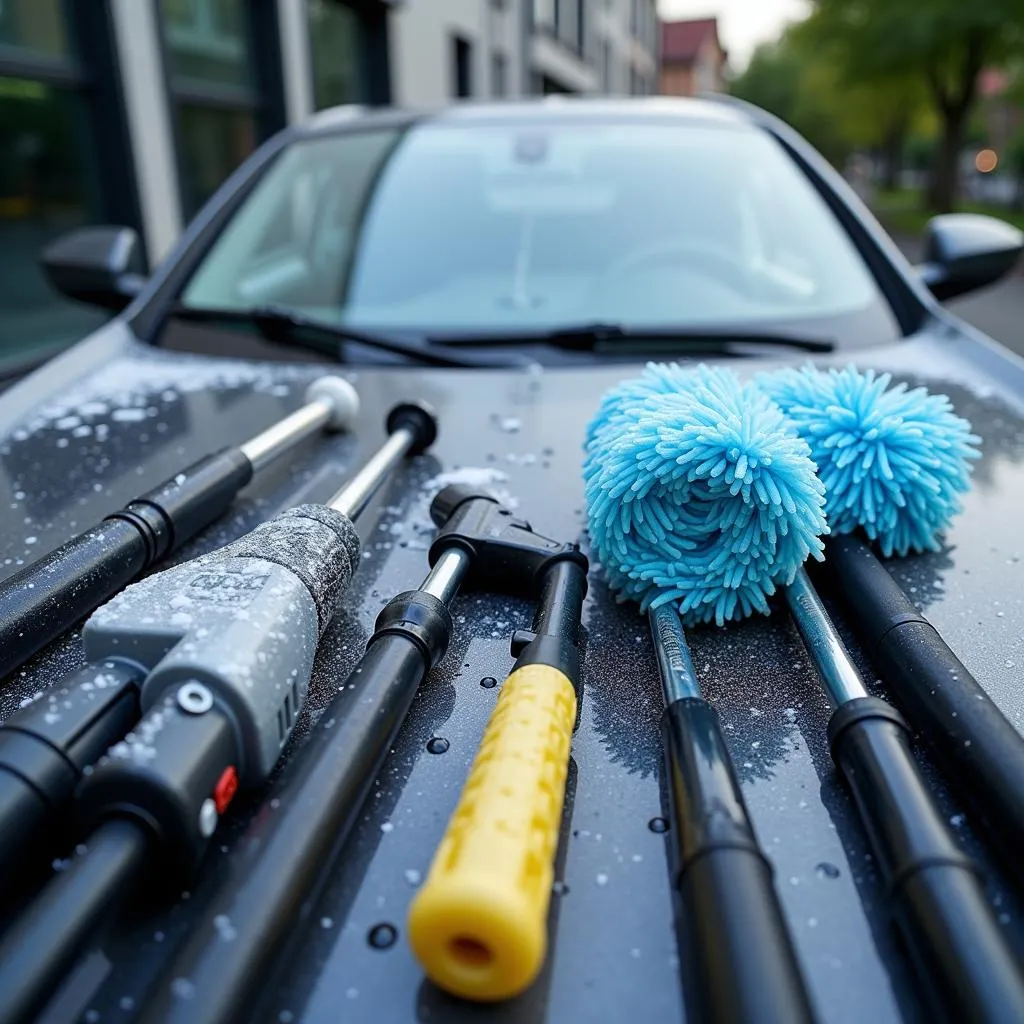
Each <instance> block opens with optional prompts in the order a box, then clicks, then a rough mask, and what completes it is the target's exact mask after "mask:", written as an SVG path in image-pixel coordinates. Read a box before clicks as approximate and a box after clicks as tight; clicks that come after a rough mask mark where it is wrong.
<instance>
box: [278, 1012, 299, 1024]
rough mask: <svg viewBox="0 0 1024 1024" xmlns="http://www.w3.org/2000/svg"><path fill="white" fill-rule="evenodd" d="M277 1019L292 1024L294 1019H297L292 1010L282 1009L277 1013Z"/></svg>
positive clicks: (282, 1022) (284, 1023) (282, 1023)
mask: <svg viewBox="0 0 1024 1024" xmlns="http://www.w3.org/2000/svg"><path fill="white" fill-rule="evenodd" d="M277 1019H278V1020H279V1021H280V1022H281V1024H292V1021H293V1020H295V1014H294V1013H292V1011H291V1010H282V1011H281V1012H280V1013H279V1014H278V1015H277Z"/></svg>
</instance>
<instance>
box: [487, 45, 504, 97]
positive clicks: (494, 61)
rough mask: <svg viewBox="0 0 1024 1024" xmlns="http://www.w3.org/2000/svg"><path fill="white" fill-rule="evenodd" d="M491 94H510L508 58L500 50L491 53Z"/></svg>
mask: <svg viewBox="0 0 1024 1024" xmlns="http://www.w3.org/2000/svg"><path fill="white" fill-rule="evenodd" d="M491 95H492V96H507V95H508V58H507V57H506V56H505V54H504V53H502V52H501V51H499V50H495V51H494V53H493V54H492V55H491Z"/></svg>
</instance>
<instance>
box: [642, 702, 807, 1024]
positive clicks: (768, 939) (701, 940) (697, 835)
mask: <svg viewBox="0 0 1024 1024" xmlns="http://www.w3.org/2000/svg"><path fill="white" fill-rule="evenodd" d="M661 724H662V737H663V740H664V747H665V760H666V767H667V770H668V775H669V794H670V800H671V808H672V828H671V829H670V830H669V833H668V838H669V839H670V840H671V856H672V861H673V877H674V880H675V888H676V889H677V890H678V892H679V896H680V905H681V911H682V914H681V918H680V921H679V925H680V932H681V934H680V963H681V966H682V974H683V994H684V997H685V999H686V1002H687V1018H688V1019H693V1020H697V1021H712V1022H723V1024H724V1022H732V1021H744V1022H746V1024H800V1022H809V1021H813V1020H814V1014H813V1011H812V1009H811V1004H810V999H809V997H808V995H807V991H806V989H805V987H804V983H803V978H802V976H801V974H800V968H799V966H798V962H797V956H796V951H795V950H794V948H793V944H792V941H791V939H790V936H789V932H788V931H787V929H786V924H785V920H784V918H783V915H782V908H781V906H780V905H779V900H778V896H777V895H776V893H775V887H774V885H773V884H772V868H771V865H770V864H769V862H768V860H767V858H766V857H765V855H764V853H763V852H762V851H761V849H760V847H759V846H758V843H757V839H756V837H755V835H754V830H753V827H752V826H751V823H750V818H749V816H748V814H747V809H746V806H745V805H744V803H743V797H742V794H741V793H740V787H739V782H738V780H737V778H736V774H735V772H734V770H733V767H732V762H731V760H730V759H729V753H728V749H727V747H726V745H725V739H724V737H723V735H722V730H721V726H720V724H719V721H718V715H717V714H716V712H715V709H714V708H713V707H711V705H710V704H708V703H707V701H704V700H701V699H700V698H696V697H694V698H685V699H683V700H677V701H675V702H674V703H672V704H670V705H669V706H668V707H667V708H666V709H665V714H664V716H663V718H662V723H661Z"/></svg>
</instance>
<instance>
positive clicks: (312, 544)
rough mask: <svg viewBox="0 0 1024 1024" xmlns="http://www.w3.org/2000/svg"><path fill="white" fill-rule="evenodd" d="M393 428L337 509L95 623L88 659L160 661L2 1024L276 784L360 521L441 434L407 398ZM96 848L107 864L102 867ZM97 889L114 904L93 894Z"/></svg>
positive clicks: (211, 559)
mask: <svg viewBox="0 0 1024 1024" xmlns="http://www.w3.org/2000/svg"><path fill="white" fill-rule="evenodd" d="M388 429H389V431H390V437H389V438H388V440H387V442H386V443H385V444H384V445H383V446H382V447H381V448H380V450H379V451H378V452H377V453H376V455H374V456H373V457H372V458H371V459H370V460H369V461H368V462H367V464H366V465H365V466H364V468H363V469H362V470H361V471H360V472H359V473H357V474H356V476H354V477H353V478H352V479H351V480H350V481H349V483H348V484H347V485H346V486H345V487H344V488H343V489H342V490H341V491H339V492H338V494H337V495H335V497H334V498H333V499H332V500H331V501H330V502H329V503H328V504H327V505H303V506H299V507H298V508H295V509H291V510H290V511H288V512H285V513H283V514H282V515H280V516H277V517H275V518H274V519H272V520H270V521H269V522H266V523H264V524H262V525H261V526H259V527H258V528H257V529H256V530H254V531H253V532H252V533H250V534H248V535H246V536H245V537H242V538H241V539H239V540H237V541H235V542H234V543H233V544H229V545H228V546H227V547H225V548H222V549H220V550H219V551H216V552H213V553H212V554H210V555H206V556H203V557H201V558H198V559H194V560H193V561H191V562H186V563H184V564H183V565H179V566H175V567H174V568H172V569H168V570H165V571H164V572H162V573H157V574H156V575H153V576H150V577H147V578H146V579H145V580H143V581H142V582H140V583H137V584H135V585H134V586H132V587H130V588H128V589H127V590H126V591H124V592H123V593H122V594H120V595H118V596H117V597H116V598H114V599H113V600H112V601H111V602H109V603H108V604H107V605H105V606H104V607H103V608H102V609H100V611H98V612H97V613H96V614H94V615H93V616H92V617H91V618H90V619H89V621H88V622H87V623H86V626H85V629H84V631H83V638H84V641H85V648H86V654H87V656H90V657H92V658H96V659H101V658H109V657H113V656H115V655H116V656H120V657H124V658H129V659H133V660H137V661H139V662H140V663H142V664H152V665H153V668H152V670H151V671H150V672H149V674H148V676H147V677H146V681H145V683H144V684H143V688H142V695H141V703H142V708H143V711H144V715H143V718H142V719H141V721H140V722H139V723H138V725H136V726H135V728H134V729H133V730H132V732H130V733H129V734H128V735H127V736H126V737H125V738H124V740H122V741H121V742H120V743H117V744H115V745H114V746H113V747H112V748H111V749H110V750H109V751H108V753H107V755H106V756H105V757H104V758H102V759H101V760H100V761H99V762H98V763H97V764H96V765H94V766H93V768H92V769H91V771H90V772H89V774H88V775H86V776H85V778H84V779H83V781H82V784H81V786H80V787H79V790H78V794H77V809H78V812H79V818H80V820H81V823H82V826H83V831H84V833H85V834H86V835H88V836H89V838H88V839H87V848H86V852H85V853H84V854H82V855H81V856H76V857H75V858H74V860H73V861H72V863H71V866H70V867H69V868H68V869H67V870H66V871H64V872H62V873H60V874H58V875H57V876H55V878H54V879H53V880H52V881H51V882H50V884H49V885H48V886H47V887H46V889H44V890H43V893H42V894H41V896H40V898H39V900H38V901H37V902H36V903H34V904H31V905H30V906H29V907H28V908H27V909H26V911H25V912H24V913H23V914H22V915H21V917H20V918H19V919H18V920H17V921H16V922H15V924H14V926H13V927H12V928H10V929H9V930H8V932H7V934H6V935H5V936H4V939H3V942H2V943H0V990H3V991H4V992H5V999H4V1000H3V1001H2V1005H0V1021H16V1020H19V1019H21V1018H24V1017H27V1016H31V1015H32V1014H33V1013H35V1012H37V1011H38V1010H39V1008H40V1007H41V1006H42V1005H43V1004H44V1003H45V1000H46V998H47V996H48V994H49V993H50V992H51V991H52V988H53V986H54V985H55V984H56V982H57V981H58V980H59V979H60V977H61V976H62V975H63V973H64V971H65V970H66V969H67V968H68V967H69V966H70V965H71V963H72V962H73V961H74V958H75V956H76V954H77V953H78V952H79V950H80V949H81V948H82V946H83V945H84V943H85V942H87V941H88V938H89V936H90V933H91V932H92V930H93V929H94V928H95V927H96V926H97V925H98V924H99V923H100V922H101V921H102V920H103V919H104V918H105V917H106V916H108V915H110V914H112V913H114V912H115V911H116V910H117V900H118V899H120V898H124V897H125V896H127V895H128V894H129V893H130V892H131V891H132V889H133V888H134V885H135V883H136V882H137V881H138V878H139V876H140V874H141V872H142V870H143V869H144V868H148V869H150V871H151V872H152V876H151V877H153V878H154V879H159V880H160V881H161V882H162V883H163V884H164V885H167V886H168V887H173V886H175V885H178V886H183V885H185V884H187V883H188V879H189V877H190V876H192V875H194V873H195V872H196V870H197V869H198V868H199V865H200V862H201V859H202V856H203V854H204V853H205V850H206V846H207V844H208V842H209V839H210V836H211V835H212V834H213V832H214V830H215V829H216V827H217V823H218V820H219V818H220V815H221V814H222V813H223V812H224V811H225V810H226V809H227V807H228V805H229V804H230V802H231V800H232V798H233V797H234V794H235V792H236V790H237V789H238V788H239V787H243V788H248V787H254V786H257V785H259V784H261V783H262V782H263V781H264V780H265V779H266V778H267V775H268V774H269V773H270V771H271V769H272V768H273V767H274V764H275V763H276V761H277V759H278V756H279V754H280V751H281V749H282V747H283V746H284V744H285V743H286V742H287V740H288V737H289V735H290V734H291V731H292V728H293V726H294V722H295V718H296V716H297V715H298V712H299V709H300V708H301V706H302V704H303V702H304V700H305V696H306V691H307V689H308V685H309V677H310V674H311V671H312V667H313V659H314V657H315V654H316V645H317V640H318V639H319V637H320V635H321V634H322V633H323V630H324V629H325V628H326V626H327V623H328V622H329V621H330V619H331V617H332V615H333V613H334V611H335V609H336V607H337V605H338V603H339V601H340V598H341V595H342V593H343V591H344V589H345V587H346V585H347V584H348V582H349V580H350V579H351V576H352V574H353V572H354V571H355V569H356V567H357V566H358V564H359V561H360V557H359V538H358V535H357V533H356V530H355V527H354V525H353V523H352V519H353V518H354V517H356V516H358V515H359V513H360V512H361V511H362V510H363V509H364V508H365V507H366V505H367V503H368V502H369V500H370V498H371V497H372V496H373V494H374V492H375V491H376V490H377V489H378V488H379V487H380V485H381V484H382V483H383V482H384V480H386V479H387V477H388V476H389V474H390V472H391V470H392V469H393V468H394V467H395V466H396V465H397V464H398V462H399V461H400V460H401V459H402V457H403V456H404V455H406V454H408V453H410V452H414V451H422V450H423V449H424V448H425V447H427V446H428V445H429V444H430V443H432V441H433V439H434V436H435V432H436V424H435V421H434V418H433V416H432V414H431V413H430V412H429V411H428V410H426V409H425V408H422V407H420V406H417V405H411V404H404V405H400V406H397V407H396V408H395V409H393V410H392V412H391V414H390V416H389V417H388ZM111 652H113V653H111ZM97 848H98V849H100V850H102V851H104V855H105V856H108V857H109V858H110V861H111V864H112V865H113V866H111V867H110V868H109V869H104V868H103V867H102V865H97V864H96V857H97V854H96V853H95V852H94V850H95V849H97ZM111 848H114V850H115V851H116V850H117V849H121V850H122V853H120V854H117V855H112V853H111ZM96 890H103V891H106V892H107V897H106V898H105V899H104V900H102V901H99V902H97V900H96V898H95V891H96ZM115 896H116V898H115ZM57 922H63V924H62V925H60V926H58V925H57Z"/></svg>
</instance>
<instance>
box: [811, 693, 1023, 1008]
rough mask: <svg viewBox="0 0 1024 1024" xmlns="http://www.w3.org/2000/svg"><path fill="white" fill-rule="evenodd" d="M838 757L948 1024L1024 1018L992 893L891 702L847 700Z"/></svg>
mask: <svg viewBox="0 0 1024 1024" xmlns="http://www.w3.org/2000/svg"><path fill="white" fill-rule="evenodd" d="M828 735H829V744H830V746H831V749H832V758H833V760H834V761H835V763H836V766H837V767H838V768H839V770H840V772H841V773H842V776H843V778H844V779H845V781H846V784H847V786H848V787H849V789H850V792H851V793H852V795H853V799H854V802H855V803H856V805H857V809H858V811H859V813H860V817H861V820H862V821H863V822H864V825H865V828H866V830H867V834H868V839H869V841H870V843H871V848H872V850H873V851H874V856H875V860H876V863H877V864H878V869H879V872H880V874H881V876H882V878H883V879H884V882H885V885H886V888H887V890H888V891H887V903H888V907H889V910H890V913H891V915H892V918H893V923H894V925H895V927H896V930H897V932H898V933H899V935H900V936H901V937H902V939H903V941H904V944H905V946H906V948H907V951H908V953H909V956H910V960H911V964H912V966H913V968H914V971H915V973H916V975H917V979H918V983H919V991H920V992H921V993H922V995H923V996H924V998H925V999H928V1000H930V1001H931V1008H932V1012H933V1013H934V1015H935V1016H936V1017H937V1018H938V1019H941V1020H950V1021H967V1020H971V1021H985V1022H987V1024H1003V1022H1005V1024H1011V1022H1019V1021H1022V1020H1024V980H1022V978H1021V973H1020V967H1019V965H1018V964H1016V963H1015V962H1014V959H1013V956H1012V954H1011V953H1010V951H1009V949H1008V948H1007V945H1006V943H1005V941H1004V939H1003V936H1002V935H1001V934H1000V930H999V925H998V924H997V923H996V920H995V918H994V916H993V914H992V910H991V907H990V906H989V904H988V903H987V901H986V899H985V895H984V892H983V890H982V886H981V880H980V874H979V870H978V868H977V866H976V865H975V864H974V862H973V861H972V860H971V859H970V858H969V857H967V856H966V855H965V854H964V853H963V852H962V851H961V850H960V848H959V847H958V846H957V844H956V842H955V840H954V839H953V837H952V835H951V834H950V831H949V829H948V828H947V826H946V823H945V821H944V820H943V818H942V816H941V814H940V813H939V810H938V808H937V807H936V805H935V803H934V801H933V799H932V797H931V794H930V793H929V791H928V789H927V787H926V786H925V784H924V780H923V779H922V778H921V774H920V771H919V769H918V767H917V764H916V763H915V761H914V759H913V756H912V754H911V750H910V733H909V729H908V728H907V725H906V723H905V722H904V721H903V719H902V718H901V716H900V714H899V713H898V712H897V711H896V710H895V709H894V708H892V707H891V706H890V705H889V704H887V703H885V701H882V700H879V699H877V698H875V697H861V698H857V699H855V700H851V701H848V702H847V703H845V704H843V705H842V706H841V707H839V708H838V709H837V710H836V711H835V712H834V713H833V715H832V717H831V719H830V720H829V725H828Z"/></svg>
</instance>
